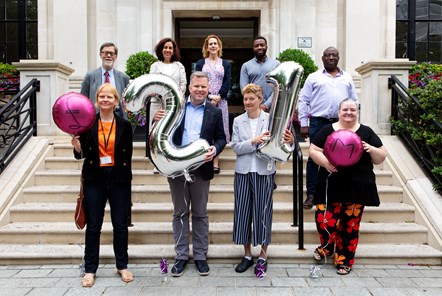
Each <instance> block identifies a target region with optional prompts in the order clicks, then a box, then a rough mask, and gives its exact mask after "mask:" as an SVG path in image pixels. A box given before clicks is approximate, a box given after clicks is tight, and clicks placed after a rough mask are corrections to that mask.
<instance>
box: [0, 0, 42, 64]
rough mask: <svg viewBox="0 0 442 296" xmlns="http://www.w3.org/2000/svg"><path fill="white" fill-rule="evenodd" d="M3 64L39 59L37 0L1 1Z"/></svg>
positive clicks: (0, 25)
mask: <svg viewBox="0 0 442 296" xmlns="http://www.w3.org/2000/svg"><path fill="white" fill-rule="evenodd" d="M0 55H1V60H0V61H1V62H4V63H12V62H18V61H19V60H20V59H37V58H38V36H37V0H0Z"/></svg>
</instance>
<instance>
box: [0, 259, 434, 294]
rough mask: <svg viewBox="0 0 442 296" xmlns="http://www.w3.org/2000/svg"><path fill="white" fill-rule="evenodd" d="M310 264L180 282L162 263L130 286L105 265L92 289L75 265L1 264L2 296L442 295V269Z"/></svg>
mask: <svg viewBox="0 0 442 296" xmlns="http://www.w3.org/2000/svg"><path fill="white" fill-rule="evenodd" d="M209 264H210V261H209ZM310 266H311V265H308V264H271V262H269V267H268V268H269V269H268V273H267V275H266V276H265V277H264V278H262V279H258V278H256V277H254V276H253V268H251V269H250V270H248V271H247V272H245V273H243V274H238V273H236V272H235V271H234V265H233V264H210V267H211V273H210V275H209V276H206V277H201V276H198V274H197V273H196V269H195V266H194V265H193V264H191V263H189V264H188V266H187V269H186V271H185V273H184V275H183V276H182V277H179V278H174V277H171V276H169V275H163V274H161V273H160V268H159V266H158V265H156V264H133V265H130V266H129V269H130V270H131V271H132V272H133V273H134V275H135V280H134V281H133V282H132V283H129V284H125V283H123V282H122V281H121V280H120V279H119V277H118V276H117V275H116V272H115V267H114V266H113V265H111V264H105V265H101V266H100V268H99V269H98V272H97V278H96V281H95V285H94V286H93V287H92V288H83V287H81V278H80V269H79V267H78V266H75V265H31V266H0V287H1V289H0V295H2V296H3V295H5V296H14V295H33V296H36V295H42V296H43V295H44V296H50V295H57V296H58V295H168V296H171V295H189V296H190V295H192V296H198V295H218V296H224V295H229V296H230V295H244V296H247V295H251V296H252V295H253V296H254V295H266V296H272V295H275V296H285V295H321V296H329V295H364V296H365V295H367V296H368V295H374V296H384V295H385V296H387V295H388V296H396V295H413V296H414V295H426V296H429V295H431V296H433V295H434V296H436V295H442V266H408V265H355V267H354V269H353V271H352V272H351V273H350V274H349V275H347V276H340V275H337V274H336V271H335V269H334V268H332V267H331V266H330V265H317V266H319V267H320V272H321V276H320V277H319V278H311V277H310Z"/></svg>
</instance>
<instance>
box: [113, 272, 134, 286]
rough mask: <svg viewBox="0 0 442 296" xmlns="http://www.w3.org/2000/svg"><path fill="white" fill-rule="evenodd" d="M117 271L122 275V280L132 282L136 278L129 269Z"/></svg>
mask: <svg viewBox="0 0 442 296" xmlns="http://www.w3.org/2000/svg"><path fill="white" fill-rule="evenodd" d="M117 273H118V274H119V275H120V276H121V280H122V281H123V282H125V283H130V282H131V281H133V280H134V275H133V274H132V272H130V271H129V270H127V269H121V270H117Z"/></svg>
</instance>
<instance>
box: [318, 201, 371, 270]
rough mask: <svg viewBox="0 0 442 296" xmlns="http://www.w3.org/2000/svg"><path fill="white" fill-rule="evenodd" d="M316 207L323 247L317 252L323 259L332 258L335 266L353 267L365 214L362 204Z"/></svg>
mask: <svg viewBox="0 0 442 296" xmlns="http://www.w3.org/2000/svg"><path fill="white" fill-rule="evenodd" d="M325 206H326V205H325V204H318V205H316V212H315V221H316V229H317V230H318V232H319V238H320V240H321V245H320V246H319V247H318V249H317V252H318V253H319V254H320V255H321V257H324V255H325V256H331V255H333V252H334V264H335V265H336V267H337V268H340V267H341V266H348V267H350V268H352V267H353V264H354V258H355V253H356V248H357V246H358V240H359V225H360V222H361V218H362V213H363V212H364V206H363V205H360V204H350V203H348V204H347V203H346V204H341V203H332V204H329V205H327V210H325Z"/></svg>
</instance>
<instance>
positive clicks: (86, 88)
mask: <svg viewBox="0 0 442 296" xmlns="http://www.w3.org/2000/svg"><path fill="white" fill-rule="evenodd" d="M117 57H118V48H117V46H116V45H115V44H114V43H112V42H105V43H103V44H102V45H101V47H100V58H101V61H102V62H101V67H99V68H98V69H95V70H92V71H89V72H87V73H86V76H85V77H84V79H83V82H82V84H81V90H80V92H81V94H83V95H85V96H87V97H88V98H89V99H90V100H91V101H92V103H94V104H95V95H96V93H97V89H98V88H99V87H100V86H101V85H102V84H103V83H105V82H106V80H107V79H108V82H109V83H110V84H112V85H113V86H115V88H116V89H117V92H118V96H119V98H120V104H119V106H118V107H117V110H116V113H117V115H119V116H120V117H123V118H124V119H127V113H126V112H125V111H124V109H123V108H122V106H121V101H122V100H121V99H122V98H121V95H122V93H123V91H124V90H125V89H126V86H127V85H128V84H129V76H127V75H126V73H123V72H121V71H118V70H117V69H114V64H115V61H116V60H117ZM106 76H107V78H106Z"/></svg>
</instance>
